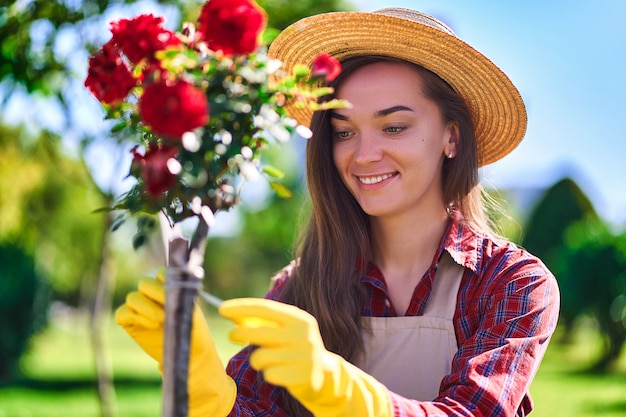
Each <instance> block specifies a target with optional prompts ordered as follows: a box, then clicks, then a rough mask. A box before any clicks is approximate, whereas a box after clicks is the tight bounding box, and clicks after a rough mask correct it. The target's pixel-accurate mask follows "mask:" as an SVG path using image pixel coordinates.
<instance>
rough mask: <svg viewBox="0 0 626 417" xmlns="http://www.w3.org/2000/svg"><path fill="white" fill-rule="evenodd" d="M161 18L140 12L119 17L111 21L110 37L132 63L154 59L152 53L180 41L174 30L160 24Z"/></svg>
mask: <svg viewBox="0 0 626 417" xmlns="http://www.w3.org/2000/svg"><path fill="white" fill-rule="evenodd" d="M162 24H163V18H162V17H155V16H153V15H152V14H142V15H139V16H136V17H134V18H133V19H130V20H129V19H120V20H118V21H117V22H113V23H111V33H112V34H113V38H112V39H111V40H112V41H113V42H114V43H115V44H116V45H118V46H119V47H120V49H121V50H122V52H123V53H124V55H126V56H127V57H128V59H129V60H130V61H131V62H133V63H135V64H136V63H138V62H139V61H141V60H142V59H144V58H146V59H148V60H154V53H155V52H157V51H162V50H163V49H165V48H167V47H169V46H177V45H180V44H181V41H180V40H179V39H178V38H177V37H176V35H175V34H174V32H172V31H169V30H167V29H165V28H163V26H162Z"/></svg>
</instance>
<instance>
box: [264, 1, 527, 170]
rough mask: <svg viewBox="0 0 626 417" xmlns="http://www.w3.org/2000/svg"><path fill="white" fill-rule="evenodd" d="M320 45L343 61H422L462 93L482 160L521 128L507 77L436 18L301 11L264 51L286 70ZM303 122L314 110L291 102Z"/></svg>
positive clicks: (512, 141)
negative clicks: (302, 15)
mask: <svg viewBox="0 0 626 417" xmlns="http://www.w3.org/2000/svg"><path fill="white" fill-rule="evenodd" d="M320 52H327V53H329V54H330V55H332V56H334V57H335V58H337V59H339V60H340V61H341V60H344V59H346V58H349V57H352V56H358V55H383V56H389V57H394V58H398V59H402V60H405V61H409V62H413V63H415V64H418V65H421V66H423V67H425V68H427V69H429V70H431V71H432V72H434V73H436V74H437V75H439V76H440V77H441V78H443V79H444V80H445V81H447V82H448V84H450V85H451V86H452V88H454V89H455V90H456V91H457V93H459V94H460V95H461V96H462V97H463V99H464V100H465V102H466V104H467V106H468V107H469V109H470V112H471V115H472V118H473V120H474V126H475V129H476V140H477V144H478V163H479V166H483V165H487V164H490V163H492V162H495V161H497V160H498V159H500V158H502V157H503V156H505V155H506V154H508V153H509V152H511V151H512V150H513V149H514V148H515V147H516V146H517V145H518V144H519V143H520V141H521V140H522V138H523V137H524V133H525V132H526V121H527V119H526V108H525V106H524V102H523V100H522V97H521V95H520V93H519V92H518V90H517V88H515V86H514V85H513V83H512V82H511V80H509V78H508V77H507V76H506V75H505V74H504V72H502V70H500V69H499V68H498V67H497V66H496V65H495V64H493V63H492V62H491V61H490V60H489V59H488V58H487V57H485V56H484V55H483V54H481V53H480V52H478V51H477V50H476V49H474V48H472V47H471V46H469V45H468V44H467V43H465V42H464V41H462V40H461V39H459V38H458V37H457V36H456V35H455V34H454V32H452V30H451V29H450V28H449V27H447V26H446V25H445V24H443V23H442V22H440V21H439V20H437V19H435V18H433V17H431V16H428V15H426V14H423V13H420V12H417V11H414V10H408V9H400V8H388V9H382V10H378V11H375V12H333V13H324V14H319V15H315V16H311V17H307V18H304V19H302V20H300V21H298V22H296V23H294V24H293V25H291V26H289V27H288V28H286V29H285V30H284V31H283V32H282V33H281V34H280V35H279V36H278V37H277V38H276V39H275V40H274V41H273V42H272V44H271V46H270V49H269V55H270V56H272V57H273V58H277V59H279V60H281V61H282V62H283V65H284V68H285V69H286V70H287V71H291V69H292V68H293V66H294V65H296V64H304V65H308V66H310V65H311V63H312V62H313V58H314V57H315V56H317V55H318V54H319V53H320ZM289 114H290V115H291V116H292V117H294V118H295V119H296V120H297V121H298V122H299V123H301V124H304V125H306V126H308V125H309V123H310V121H311V115H312V112H311V111H310V110H307V109H296V108H293V107H292V108H290V109H289Z"/></svg>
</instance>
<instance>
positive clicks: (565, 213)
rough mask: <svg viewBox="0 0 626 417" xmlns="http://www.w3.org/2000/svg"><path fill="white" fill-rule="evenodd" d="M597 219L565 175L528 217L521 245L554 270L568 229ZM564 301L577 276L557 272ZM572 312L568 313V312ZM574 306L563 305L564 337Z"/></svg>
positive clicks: (590, 207)
mask: <svg viewBox="0 0 626 417" xmlns="http://www.w3.org/2000/svg"><path fill="white" fill-rule="evenodd" d="M586 218H587V219H598V215H597V213H596V211H595V210H594V208H593V206H592V204H591V201H590V200H589V198H588V197H587V196H586V195H585V194H584V193H583V191H582V190H581V189H580V187H579V186H578V185H577V184H576V183H575V182H574V181H573V180H572V179H570V178H564V179H562V180H560V181H558V182H557V183H555V184H554V185H552V186H551V187H550V188H548V189H547V190H546V192H545V193H544V195H543V196H542V198H541V199H540V200H539V201H538V202H537V203H536V204H535V206H534V208H533V210H532V211H531V213H530V216H529V217H528V220H527V223H526V225H525V229H524V232H525V233H524V236H523V237H522V246H524V247H525V248H526V249H528V250H529V251H530V252H531V253H533V254H534V255H536V256H538V257H539V258H540V259H541V260H542V261H543V262H544V263H545V264H546V265H547V266H548V268H550V270H552V271H553V272H554V270H555V267H556V265H557V262H558V261H559V256H561V255H560V253H559V251H560V249H561V248H562V246H563V243H564V241H565V232H566V231H567V229H568V227H569V226H571V225H572V224H574V223H576V222H578V221H580V220H583V219H586ZM555 275H556V277H557V280H558V281H559V285H560V287H561V293H562V297H563V298H564V300H568V299H569V298H568V294H567V293H568V292H570V291H572V292H576V291H578V289H577V288H576V282H575V278H573V277H571V276H569V275H563V274H558V275H557V274H555ZM570 311H571V312H572V313H573V314H569V312H570ZM575 311H576V310H575V308H574V309H569V308H568V307H567V306H562V311H561V316H560V321H561V323H562V325H563V326H564V329H565V332H564V340H568V339H569V337H570V336H571V330H572V328H573V325H574V321H575V319H576V316H577V315H576V314H575Z"/></svg>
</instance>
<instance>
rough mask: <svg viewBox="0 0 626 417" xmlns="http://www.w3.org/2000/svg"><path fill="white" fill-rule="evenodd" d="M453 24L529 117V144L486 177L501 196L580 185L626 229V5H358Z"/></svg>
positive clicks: (562, 0)
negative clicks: (568, 180) (561, 182)
mask: <svg viewBox="0 0 626 417" xmlns="http://www.w3.org/2000/svg"><path fill="white" fill-rule="evenodd" d="M353 4H355V5H357V7H359V8H360V9H361V10H364V11H372V10H376V9H380V8H383V7H406V8H411V9H416V10H419V11H422V12H425V13H428V14H431V15H433V16H435V17H437V18H439V19H440V20H443V21H444V22H446V23H447V24H448V25H449V26H450V27H451V28H452V29H453V30H454V31H455V33H456V34H457V35H458V36H459V37H460V38H461V39H463V40H465V41H466V42H468V43H469V44H471V45H472V46H474V47H475V48H476V49H478V50H479V51H481V52H482V53H484V54H485V55H486V56H487V57H489V58H490V59H491V60H492V61H493V62H494V63H496V65H498V66H499V67H500V68H502V69H503V70H504V72H505V73H507V74H508V76H509V77H510V78H511V80H512V81H513V82H514V84H515V85H516V86H517V87H518V89H519V90H520V92H521V94H522V96H523V98H524V101H525V102H526V106H527V110H528V118H529V122H528V131H527V133H526V137H525V139H524V141H523V142H522V143H521V144H520V146H519V147H518V148H517V149H516V150H514V151H513V153H511V154H510V155H508V156H506V157H505V158H504V159H502V160H501V161H498V162H496V163H494V164H492V165H490V166H487V167H486V168H485V169H483V177H484V180H485V182H487V183H491V184H493V185H495V186H496V187H497V188H505V187H537V186H539V187H543V186H547V185H550V184H552V183H554V182H555V181H557V180H558V179H560V178H562V177H563V176H565V175H568V176H571V177H572V178H574V179H575V180H576V181H577V182H578V183H579V185H580V186H581V187H582V188H583V190H584V191H585V193H587V195H588V196H589V197H590V198H591V199H592V201H593V203H594V206H595V207H596V209H597V210H598V211H599V212H600V214H601V215H602V216H603V217H604V218H605V219H606V220H607V221H609V222H611V223H612V224H613V225H614V226H618V227H619V228H620V229H622V228H623V227H624V225H625V224H626V186H624V183H623V182H624V181H625V178H624V177H625V175H624V174H626V161H625V160H624V158H625V157H626V132H625V131H624V124H625V122H626V24H625V21H624V17H625V16H626V2H625V1H623V0H594V1H588V0H525V1H502V0H501V1H495V0H493V1H487V0H472V1H468V0H436V1H435V0H430V1H426V0H394V1H389V0H354V1H353Z"/></svg>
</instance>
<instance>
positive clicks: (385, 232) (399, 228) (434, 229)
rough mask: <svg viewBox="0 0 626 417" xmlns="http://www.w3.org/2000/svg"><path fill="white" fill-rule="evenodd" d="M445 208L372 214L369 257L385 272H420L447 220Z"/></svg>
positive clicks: (438, 240)
mask: <svg viewBox="0 0 626 417" xmlns="http://www.w3.org/2000/svg"><path fill="white" fill-rule="evenodd" d="M447 218H448V216H447V213H446V210H445V209H444V208H441V209H438V210H434V211H433V212H432V213H431V214H430V215H425V214H424V213H421V214H419V213H418V214H416V213H412V214H410V215H405V216H402V217H393V218H380V217H376V218H372V219H371V231H372V251H373V254H372V258H373V259H372V260H373V261H374V262H375V263H376V265H377V266H378V267H379V268H381V269H382V270H383V271H386V273H385V276H386V277H387V276H388V275H389V276H391V275H398V276H413V277H415V276H419V277H421V276H422V274H423V273H424V272H425V271H426V269H428V267H429V266H430V264H431V262H432V260H433V257H434V255H435V252H436V251H437V248H438V246H439V242H440V241H441V236H442V235H443V232H444V231H445V228H446V224H447Z"/></svg>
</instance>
